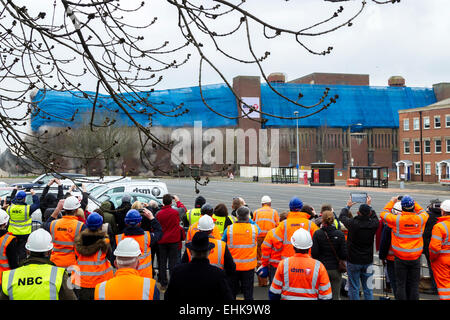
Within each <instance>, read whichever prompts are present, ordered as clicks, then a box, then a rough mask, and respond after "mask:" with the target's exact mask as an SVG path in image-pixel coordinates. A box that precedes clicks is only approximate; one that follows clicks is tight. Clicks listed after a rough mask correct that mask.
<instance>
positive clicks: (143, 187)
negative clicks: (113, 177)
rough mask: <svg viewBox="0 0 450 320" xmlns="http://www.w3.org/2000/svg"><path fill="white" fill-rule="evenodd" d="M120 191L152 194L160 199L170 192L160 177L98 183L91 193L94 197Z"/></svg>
mask: <svg viewBox="0 0 450 320" xmlns="http://www.w3.org/2000/svg"><path fill="white" fill-rule="evenodd" d="M119 192H136V193H144V194H151V195H152V196H154V197H156V198H158V199H162V197H163V196H164V195H165V194H167V193H169V192H168V190H167V186H166V184H165V183H164V182H162V181H160V180H159V179H148V180H143V179H142V180H131V181H120V182H111V183H106V184H98V185H96V186H95V187H92V188H91V190H90V195H91V196H92V197H94V198H98V197H100V196H102V195H104V194H112V193H119Z"/></svg>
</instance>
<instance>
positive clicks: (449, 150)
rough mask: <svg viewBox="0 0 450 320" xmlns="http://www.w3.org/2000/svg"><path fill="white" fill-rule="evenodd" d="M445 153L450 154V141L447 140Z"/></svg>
mask: <svg viewBox="0 0 450 320" xmlns="http://www.w3.org/2000/svg"><path fill="white" fill-rule="evenodd" d="M445 152H447V153H450V139H447V140H445Z"/></svg>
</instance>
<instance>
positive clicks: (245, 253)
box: [227, 222, 258, 271]
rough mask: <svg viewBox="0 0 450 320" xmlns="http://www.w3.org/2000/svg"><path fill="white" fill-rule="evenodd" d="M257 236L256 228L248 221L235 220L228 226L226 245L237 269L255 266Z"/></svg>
mask: <svg viewBox="0 0 450 320" xmlns="http://www.w3.org/2000/svg"><path fill="white" fill-rule="evenodd" d="M257 236H258V228H257V227H256V226H255V225H252V224H251V223H249V222H248V223H246V222H236V223H233V224H232V225H230V226H228V228H227V245H228V249H229V250H230V253H231V256H232V257H233V260H234V263H235V264H236V270H237V271H247V270H251V269H254V268H255V267H256V265H257V261H256V250H257V242H256V238H257Z"/></svg>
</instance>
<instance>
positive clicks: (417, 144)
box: [414, 140, 420, 153]
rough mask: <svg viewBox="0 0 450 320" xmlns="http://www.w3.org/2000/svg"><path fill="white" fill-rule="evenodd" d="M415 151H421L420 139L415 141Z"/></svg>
mask: <svg viewBox="0 0 450 320" xmlns="http://www.w3.org/2000/svg"><path fill="white" fill-rule="evenodd" d="M414 153H420V141H419V140H415V141H414Z"/></svg>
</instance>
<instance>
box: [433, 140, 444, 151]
mask: <svg viewBox="0 0 450 320" xmlns="http://www.w3.org/2000/svg"><path fill="white" fill-rule="evenodd" d="M434 152H435V153H441V152H442V142H441V139H436V140H434Z"/></svg>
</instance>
